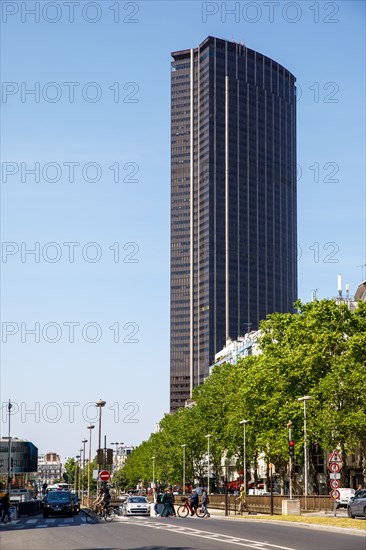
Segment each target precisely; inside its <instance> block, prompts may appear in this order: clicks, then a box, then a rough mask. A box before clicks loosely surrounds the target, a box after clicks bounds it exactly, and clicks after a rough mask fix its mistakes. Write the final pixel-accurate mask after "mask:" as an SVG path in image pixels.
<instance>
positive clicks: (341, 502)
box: [336, 488, 356, 508]
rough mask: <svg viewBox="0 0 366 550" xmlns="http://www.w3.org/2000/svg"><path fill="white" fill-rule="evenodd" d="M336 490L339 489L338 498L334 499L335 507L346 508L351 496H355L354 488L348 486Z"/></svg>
mask: <svg viewBox="0 0 366 550" xmlns="http://www.w3.org/2000/svg"><path fill="white" fill-rule="evenodd" d="M338 491H339V499H337V500H336V506H337V508H347V506H348V503H349V501H350V499H351V497H354V496H355V492H356V491H355V490H354V489H348V488H340V489H338Z"/></svg>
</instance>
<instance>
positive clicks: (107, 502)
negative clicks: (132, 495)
mask: <svg viewBox="0 0 366 550" xmlns="http://www.w3.org/2000/svg"><path fill="white" fill-rule="evenodd" d="M110 503H111V495H110V492H109V489H108V487H107V489H106V490H105V493H104V494H103V510H105V511H107V509H108V506H109V505H110Z"/></svg>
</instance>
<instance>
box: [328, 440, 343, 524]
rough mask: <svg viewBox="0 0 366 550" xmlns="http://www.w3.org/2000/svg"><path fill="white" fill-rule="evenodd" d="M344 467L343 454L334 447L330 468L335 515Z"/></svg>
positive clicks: (335, 513)
mask: <svg viewBox="0 0 366 550" xmlns="http://www.w3.org/2000/svg"><path fill="white" fill-rule="evenodd" d="M341 467H342V459H341V455H340V454H339V451H338V450H337V449H334V451H333V452H332V453H330V455H329V470H330V474H329V477H330V487H331V489H332V490H331V492H330V493H329V494H330V496H331V498H332V499H333V500H334V517H336V515H337V502H336V501H337V499H339V497H340V492H339V491H338V489H339V487H340V485H341V482H340V477H341V474H340V473H339V470H340V469H341Z"/></svg>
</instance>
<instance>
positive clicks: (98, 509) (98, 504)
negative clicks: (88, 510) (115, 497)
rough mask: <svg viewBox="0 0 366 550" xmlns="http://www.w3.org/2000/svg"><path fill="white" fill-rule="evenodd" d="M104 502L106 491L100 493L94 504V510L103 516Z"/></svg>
mask: <svg viewBox="0 0 366 550" xmlns="http://www.w3.org/2000/svg"><path fill="white" fill-rule="evenodd" d="M103 501H104V490H103V489H101V490H100V491H99V495H98V497H97V499H96V500H95V502H94V510H95V511H96V513H97V514H101V512H102V509H103Z"/></svg>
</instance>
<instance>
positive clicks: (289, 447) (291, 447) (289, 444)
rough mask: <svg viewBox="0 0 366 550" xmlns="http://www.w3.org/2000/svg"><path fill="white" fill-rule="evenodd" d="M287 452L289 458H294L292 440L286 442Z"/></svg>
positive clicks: (293, 442) (293, 443)
mask: <svg viewBox="0 0 366 550" xmlns="http://www.w3.org/2000/svg"><path fill="white" fill-rule="evenodd" d="M288 452H289V455H290V456H295V441H292V439H291V440H290V441H289V442H288Z"/></svg>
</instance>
